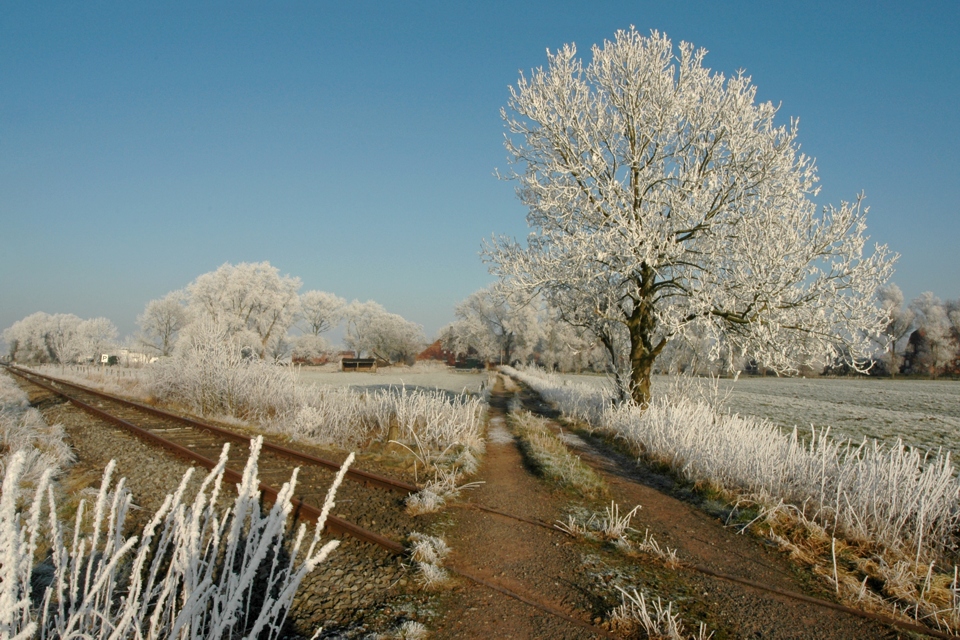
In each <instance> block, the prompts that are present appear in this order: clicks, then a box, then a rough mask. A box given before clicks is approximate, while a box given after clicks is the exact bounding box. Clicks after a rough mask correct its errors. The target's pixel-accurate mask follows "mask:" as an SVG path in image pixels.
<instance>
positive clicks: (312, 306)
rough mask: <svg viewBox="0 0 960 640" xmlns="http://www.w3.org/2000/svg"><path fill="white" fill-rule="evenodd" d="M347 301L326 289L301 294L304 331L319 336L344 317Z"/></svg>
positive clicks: (301, 316) (301, 320) (301, 321)
mask: <svg viewBox="0 0 960 640" xmlns="http://www.w3.org/2000/svg"><path fill="white" fill-rule="evenodd" d="M346 304H347V301H346V300H344V299H343V298H341V297H340V296H337V295H334V294H332V293H327V292H326V291H307V292H306V293H304V294H302V295H301V296H300V316H299V317H300V324H301V326H302V327H303V332H304V333H306V334H310V335H313V336H319V335H320V334H321V333H323V332H325V331H329V330H330V329H332V328H334V327H335V326H337V325H338V324H340V320H341V319H342V318H343V310H344V307H345V306H346Z"/></svg>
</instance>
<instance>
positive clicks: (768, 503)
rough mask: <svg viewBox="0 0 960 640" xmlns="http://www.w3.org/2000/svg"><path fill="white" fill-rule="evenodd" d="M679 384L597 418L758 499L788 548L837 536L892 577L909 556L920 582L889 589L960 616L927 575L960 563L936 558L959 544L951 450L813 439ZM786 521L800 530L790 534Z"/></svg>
mask: <svg viewBox="0 0 960 640" xmlns="http://www.w3.org/2000/svg"><path fill="white" fill-rule="evenodd" d="M521 379H523V380H524V382H526V383H527V384H531V386H532V387H533V388H534V389H537V390H538V391H539V388H540V386H543V387H544V388H549V389H550V390H551V392H552V393H553V397H554V399H555V400H554V401H555V402H557V403H558V407H559V408H560V409H561V411H564V412H566V406H567V405H566V404H565V402H569V405H570V406H571V407H573V408H574V409H576V408H577V407H581V406H582V403H583V401H582V398H581V395H580V394H578V393H575V394H570V397H569V398H567V399H566V400H565V399H564V398H563V393H562V391H563V388H564V385H563V383H562V381H556V380H554V379H552V377H551V376H549V375H546V374H540V375H537V374H533V373H530V372H527V373H526V374H524V375H523V377H522V378H521ZM681 391H683V390H675V392H674V393H673V394H671V396H660V397H658V398H655V399H654V401H653V402H652V403H651V404H650V406H649V407H648V408H647V409H645V410H641V409H640V408H639V407H637V406H635V405H632V404H624V405H621V406H616V407H610V408H608V409H606V410H605V411H604V412H603V413H602V414H601V415H600V417H599V419H597V420H596V421H595V422H594V423H593V426H594V427H595V428H597V429H600V430H602V431H605V432H607V433H609V434H612V435H615V436H616V437H617V438H620V439H622V440H624V441H625V442H626V443H627V444H628V445H629V446H630V447H631V448H632V449H633V450H634V451H635V452H637V454H638V455H640V456H642V457H644V458H646V459H650V460H655V461H657V462H660V463H664V464H666V465H668V466H669V467H670V468H672V469H673V470H674V473H676V474H677V475H679V476H681V477H683V478H685V479H687V480H688V481H690V482H692V483H696V484H699V485H701V486H703V485H709V486H713V487H716V488H718V489H720V490H721V491H723V492H726V493H727V494H728V495H730V496H731V497H735V496H740V497H741V498H742V499H747V500H749V501H751V502H753V503H754V504H757V505H760V507H761V510H762V516H763V518H764V520H765V522H766V523H767V524H768V525H769V526H770V527H772V529H771V531H772V533H771V535H772V536H773V537H775V539H777V541H778V542H780V543H781V546H784V548H788V549H791V550H793V549H796V550H798V553H807V554H808V555H809V556H810V561H811V563H816V562H820V561H821V560H822V558H823V556H824V553H826V554H832V553H835V547H836V543H833V544H832V545H831V540H833V539H840V540H842V541H843V543H844V545H845V546H846V547H847V548H848V549H849V550H850V554H849V555H850V560H849V562H848V563H845V564H849V565H851V566H855V568H856V570H857V571H859V572H860V573H862V574H864V576H867V577H874V578H877V579H879V580H881V581H882V582H884V584H887V583H889V584H890V585H893V584H895V583H896V582H897V581H896V580H894V577H895V575H894V574H895V573H896V572H892V571H891V570H890V569H889V568H890V567H898V566H899V567H900V569H899V572H900V573H904V571H905V569H904V567H905V566H907V565H905V564H904V563H907V564H908V565H909V566H910V567H912V568H911V571H910V575H911V576H912V577H911V578H909V579H912V580H913V583H912V584H913V588H912V591H911V590H910V589H902V588H901V589H893V588H892V587H891V589H889V590H887V591H884V593H885V595H887V596H888V597H892V598H900V597H902V596H904V595H907V594H909V593H913V594H914V596H915V597H916V598H918V600H907V601H906V605H907V606H913V607H915V614H916V616H918V617H919V616H936V620H937V621H939V622H942V623H946V624H948V625H950V626H951V627H952V628H957V626H956V622H958V621H960V616H958V615H957V613H958V607H957V601H956V598H953V599H950V598H947V596H946V595H945V594H946V593H947V591H943V590H942V591H941V592H940V595H937V594H936V593H934V591H933V590H932V589H930V588H929V587H924V586H923V585H924V583H925V582H926V583H936V582H938V581H939V582H943V581H944V580H945V579H948V578H949V577H952V575H953V572H952V571H951V572H950V576H946V575H945V574H937V572H936V571H934V570H933V569H932V568H931V567H932V566H933V564H934V563H938V564H942V563H944V562H955V561H956V557H957V556H956V552H957V547H958V544H960V539H958V537H957V531H958V525H960V479H958V476H957V473H956V469H955V467H954V466H953V463H952V460H951V456H950V454H949V453H944V452H934V453H928V452H925V451H922V450H920V449H916V448H911V447H907V446H905V445H903V444H902V443H901V442H897V443H895V444H893V445H892V446H891V445H885V444H882V443H879V442H877V441H876V440H863V441H862V442H860V443H859V444H858V443H854V442H849V441H841V440H836V439H834V438H832V437H830V434H829V432H828V431H827V430H822V431H817V430H815V431H814V432H813V434H812V437H810V438H808V439H803V438H801V437H800V436H799V435H798V433H797V431H796V430H794V431H793V432H791V433H783V432H782V431H781V429H780V428H779V427H777V426H776V425H774V424H772V423H770V422H768V421H765V420H762V419H758V418H752V417H740V416H737V415H729V414H726V413H723V412H722V411H718V410H717V407H716V405H714V404H711V403H710V402H709V401H707V400H705V399H704V398H709V397H710V396H711V394H710V393H709V392H708V393H700V394H699V397H697V398H696V399H694V397H695V396H696V394H693V393H692V392H691V390H690V389H687V390H686V392H685V393H682V392H681ZM797 524H799V525H802V526H799V527H797V526H795V525H797ZM778 531H779V532H781V533H782V532H786V531H790V533H789V534H788V535H789V536H790V539H787V537H785V536H784V535H781V533H777V532H778ZM798 532H799V533H798ZM799 537H802V538H804V541H803V544H805V545H806V547H805V548H802V547H801V544H799V543H800V542H801V541H800V540H798V538H799ZM823 541H826V545H827V548H826V550H825V549H824V548H823V546H824V545H823ZM831 547H832V548H831ZM828 557H829V556H828ZM871 563H872V564H871ZM884 567H886V569H885V568H884ZM928 573H930V574H931V576H932V577H931V578H930V579H927V578H926V577H925V576H926V574H928ZM909 579H908V582H909ZM891 580H893V582H891ZM836 581H837V582H839V580H836ZM864 584H866V583H865V582H864ZM837 588H838V590H839V588H840V585H839V584H838V585H837Z"/></svg>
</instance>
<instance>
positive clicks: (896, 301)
mask: <svg viewBox="0 0 960 640" xmlns="http://www.w3.org/2000/svg"><path fill="white" fill-rule="evenodd" d="M877 298H878V300H879V302H880V308H881V309H883V312H884V313H885V314H886V317H887V324H886V326H885V327H884V329H883V334H882V338H883V343H882V344H885V347H886V348H885V349H884V353H883V356H882V359H883V362H884V363H885V364H886V366H887V370H888V371H889V372H890V375H891V376H896V375H897V372H898V371H899V370H900V365H901V364H903V356H902V355H901V352H900V351H899V348H898V345H899V344H900V342H901V341H902V340H903V339H904V338H906V337H907V336H908V335H910V332H911V331H913V324H914V319H915V318H916V313H915V312H914V311H913V309H911V308H910V307H904V306H903V292H902V291H901V290H900V287H898V286H897V285H895V284H893V283H892V282H891V283H890V284H888V285H886V286H884V287H882V288H881V289H880V291H879V293H878V296H877Z"/></svg>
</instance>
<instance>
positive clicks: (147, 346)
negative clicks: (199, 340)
mask: <svg viewBox="0 0 960 640" xmlns="http://www.w3.org/2000/svg"><path fill="white" fill-rule="evenodd" d="M301 286H302V283H301V281H300V279H299V278H296V277H292V276H289V275H286V276H284V275H281V274H280V272H279V271H278V270H277V269H276V268H275V267H273V266H271V265H270V263H269V262H259V263H240V264H237V265H232V264H224V265H222V266H221V267H220V268H218V269H217V270H215V271H212V272H210V273H205V274H203V275H201V276H199V277H198V278H197V279H196V280H194V281H193V282H191V283H190V284H189V285H187V286H186V287H185V288H184V289H181V290H177V291H172V292H170V293H168V294H167V295H165V296H163V297H162V298H159V299H157V300H151V301H150V302H148V303H147V305H146V307H145V309H144V311H143V313H142V314H141V315H140V316H139V317H138V318H137V322H138V324H139V327H140V331H139V333H138V335H137V336H135V337H134V338H132V339H129V340H128V341H127V342H128V345H127V346H128V348H129V349H130V350H131V351H133V350H136V351H141V352H143V353H144V354H145V355H147V356H151V357H163V356H170V355H173V354H174V352H175V351H176V349H177V348H178V345H183V344H187V343H188V342H189V340H190V338H191V337H192V335H193V334H194V333H196V331H198V330H199V327H200V325H201V323H202V322H207V323H213V324H215V325H218V326H220V327H221V328H222V329H223V330H224V333H225V335H227V336H228V338H229V339H230V341H231V342H233V343H235V344H236V345H237V347H238V348H240V349H242V350H244V352H245V353H247V354H249V355H250V356H252V357H253V356H255V357H259V358H262V359H264V360H271V361H279V360H282V359H285V358H286V357H288V356H293V357H295V358H300V359H303V360H306V361H311V360H316V359H318V358H320V357H322V356H323V355H324V354H325V353H327V352H328V351H329V349H330V345H329V344H328V342H327V340H326V339H325V338H324V336H323V334H324V333H326V332H328V331H330V330H331V329H334V328H336V327H338V326H341V325H342V326H343V327H344V341H345V342H346V344H347V347H348V348H350V349H352V350H353V351H355V352H356V353H357V354H358V355H369V356H371V357H377V358H380V359H382V360H386V361H389V362H400V361H409V360H412V359H413V358H414V357H415V356H416V354H417V353H419V351H420V350H421V349H422V347H423V344H424V342H425V338H424V335H423V329H422V328H421V327H420V325H417V324H415V323H413V322H410V321H408V320H406V319H404V318H403V317H401V316H399V315H397V314H394V313H389V312H388V311H387V310H386V309H384V308H383V307H382V306H381V305H380V304H378V303H376V302H373V301H367V302H359V301H356V300H355V301H353V302H350V303H348V302H347V301H346V300H344V299H343V298H341V297H339V296H336V295H334V294H332V293H328V292H325V291H306V292H304V293H300V288H301ZM3 338H4V341H5V342H6V343H7V345H8V347H9V355H10V358H11V359H13V360H16V361H19V362H38V363H60V364H67V363H76V362H80V363H83V362H90V361H99V359H100V355H101V354H102V353H110V352H115V351H116V350H117V348H118V332H117V329H116V327H115V326H114V325H113V323H111V322H110V321H109V320H107V319H106V318H94V319H91V320H81V319H80V318H78V317H77V316H74V315H71V314H52V315H51V314H47V313H42V312H40V313H35V314H32V315H30V316H27V317H26V318H24V319H22V320H20V321H18V322H16V323H14V324H13V325H12V326H10V327H8V328H7V329H6V330H4V332H3Z"/></svg>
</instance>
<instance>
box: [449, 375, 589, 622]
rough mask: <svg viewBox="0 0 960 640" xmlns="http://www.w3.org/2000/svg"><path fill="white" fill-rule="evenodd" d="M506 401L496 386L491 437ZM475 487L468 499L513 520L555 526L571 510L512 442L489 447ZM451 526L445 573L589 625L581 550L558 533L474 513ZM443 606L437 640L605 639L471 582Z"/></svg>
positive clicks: (458, 514) (460, 513)
mask: <svg viewBox="0 0 960 640" xmlns="http://www.w3.org/2000/svg"><path fill="white" fill-rule="evenodd" d="M508 399H509V396H508V395H507V394H506V393H505V392H504V390H503V384H502V382H500V381H498V384H497V386H496V388H495V389H494V392H493V394H492V396H491V399H490V425H491V427H492V428H493V429H497V427H498V426H499V427H500V428H501V429H502V425H503V420H504V416H505V414H506V403H507V400H508ZM475 479H476V480H480V481H483V482H484V484H483V485H481V487H480V488H479V489H477V490H476V491H472V492H471V493H470V495H469V496H468V498H469V499H470V500H471V501H475V502H476V503H479V504H482V505H484V506H486V507H491V508H494V509H499V510H502V511H505V512H508V513H516V514H518V515H522V516H525V517H527V518H532V519H539V520H542V521H545V522H553V520H555V519H556V518H557V516H558V515H559V511H560V509H561V508H562V506H563V505H564V504H565V503H566V499H565V498H561V497H558V496H557V495H555V494H554V493H552V492H551V491H550V489H549V488H548V487H546V486H545V485H544V484H543V483H542V482H540V481H539V480H538V479H537V478H535V477H534V476H533V475H532V474H530V473H529V472H528V471H527V470H526V469H525V468H524V465H523V459H522V458H521V456H520V452H519V451H518V449H517V447H516V445H515V444H514V443H513V441H512V439H508V438H503V437H501V438H493V439H492V440H491V441H489V442H488V444H487V452H486V455H485V456H484V461H483V468H482V469H481V471H480V473H479V474H478V477H477V478H475ZM451 518H452V520H453V527H452V529H451V531H450V532H449V533H448V534H447V541H448V542H449V543H450V546H451V547H452V549H453V551H452V552H451V554H450V556H449V557H448V559H447V562H446V564H447V565H449V566H451V567H453V568H455V569H463V570H465V571H466V572H467V573H470V574H473V575H477V576H478V577H480V578H482V579H484V580H487V581H490V582H493V583H495V584H498V585H500V586H502V587H505V588H507V589H509V590H511V591H513V592H516V593H519V594H521V595H523V596H527V597H530V598H531V599H533V600H535V601H538V602H541V603H543V604H546V605H548V606H551V607H553V608H555V609H559V610H561V611H564V612H565V613H566V614H567V615H570V616H571V617H574V618H577V619H581V620H583V622H585V623H586V622H589V620H587V618H586V615H587V614H585V612H590V611H592V610H593V608H594V604H595V603H594V602H593V601H592V599H591V597H590V594H589V593H585V592H584V591H583V590H582V589H581V588H580V582H579V580H578V578H577V576H576V570H577V568H578V567H580V565H581V562H580V556H579V552H578V551H577V549H576V545H575V543H573V542H572V541H570V540H569V539H568V538H566V536H564V535H563V534H562V533H561V532H559V531H557V532H556V533H551V532H550V531H548V530H545V529H543V528H541V527H536V526H533V525H531V524H529V523H524V522H518V521H516V520H513V519H511V518H505V517H502V516H497V515H494V514H490V513H485V512H482V511H475V510H471V509H456V510H453V511H451ZM445 605H446V606H445V614H444V615H443V616H442V619H441V620H440V622H439V623H438V627H437V628H436V629H435V630H434V633H433V635H432V636H431V637H433V638H437V639H441V638H479V637H489V638H556V639H558V640H567V639H569V640H579V639H589V638H597V637H601V636H600V635H598V634H595V633H591V632H590V631H588V630H586V629H583V628H581V627H578V626H576V625H574V624H572V623H570V622H568V621H565V620H563V619H561V618H558V617H555V616H550V615H547V614H546V613H544V612H543V611H540V610H537V609H535V608H533V607H531V606H530V605H527V604H524V603H521V602H518V601H517V600H514V599H512V598H508V597H506V596H504V595H502V594H499V593H495V592H493V591H491V590H490V589H487V588H485V587H482V586H480V585H477V584H475V583H472V582H467V581H462V582H460V583H458V584H457V585H456V586H455V587H454V588H453V590H452V592H451V593H450V594H449V595H448V597H447V598H446V599H445Z"/></svg>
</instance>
